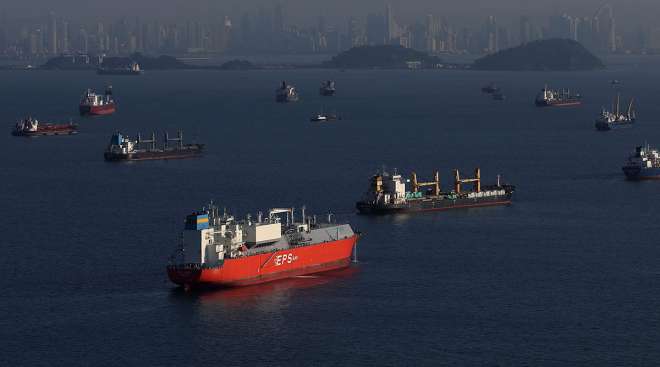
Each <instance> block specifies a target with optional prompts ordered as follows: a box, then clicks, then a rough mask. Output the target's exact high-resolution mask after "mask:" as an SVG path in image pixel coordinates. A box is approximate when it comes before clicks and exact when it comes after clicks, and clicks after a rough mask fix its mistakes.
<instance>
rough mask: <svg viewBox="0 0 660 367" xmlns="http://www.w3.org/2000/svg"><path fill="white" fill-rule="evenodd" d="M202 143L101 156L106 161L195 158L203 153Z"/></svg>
mask: <svg viewBox="0 0 660 367" xmlns="http://www.w3.org/2000/svg"><path fill="white" fill-rule="evenodd" d="M203 152H204V145H203V144H193V145H189V146H186V147H184V148H183V149H167V150H155V151H153V150H152V151H149V150H145V151H138V152H134V153H128V154H120V153H112V152H105V153H104V154H103V158H104V159H105V160H106V161H112V162H121V161H151V160H162V159H186V158H196V157H199V156H201V155H202V154H203Z"/></svg>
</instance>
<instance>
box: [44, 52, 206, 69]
mask: <svg viewBox="0 0 660 367" xmlns="http://www.w3.org/2000/svg"><path fill="white" fill-rule="evenodd" d="M132 63H137V64H139V65H140V67H141V68H142V69H146V70H180V69H191V68H193V67H192V66H190V65H188V64H186V63H183V62H181V61H179V60H177V59H176V58H175V57H172V56H165V55H163V56H158V57H155V56H146V55H142V54H140V53H134V54H132V55H130V56H127V57H104V56H102V55H86V54H76V55H61V56H57V57H53V58H51V59H49V60H48V61H47V62H46V63H45V64H44V65H42V66H41V69H46V70H96V69H98V68H120V67H126V66H127V65H131V64H132Z"/></svg>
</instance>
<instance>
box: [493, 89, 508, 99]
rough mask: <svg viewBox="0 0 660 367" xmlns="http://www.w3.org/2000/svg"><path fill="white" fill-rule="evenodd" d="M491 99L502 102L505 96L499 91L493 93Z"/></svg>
mask: <svg viewBox="0 0 660 367" xmlns="http://www.w3.org/2000/svg"><path fill="white" fill-rule="evenodd" d="M493 99H494V100H496V101H504V100H505V99H506V96H505V95H504V93H502V92H501V91H497V92H495V93H493Z"/></svg>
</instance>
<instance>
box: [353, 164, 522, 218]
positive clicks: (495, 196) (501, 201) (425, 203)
mask: <svg viewBox="0 0 660 367" xmlns="http://www.w3.org/2000/svg"><path fill="white" fill-rule="evenodd" d="M409 182H410V183H411V190H410V191H408V189H407V188H406V183H407V182H406V180H404V179H403V177H401V175H399V174H397V173H396V172H395V173H394V174H390V173H388V172H385V171H384V170H383V171H382V172H379V173H378V174H376V175H374V176H373V177H372V178H371V180H370V184H369V189H368V191H367V193H366V194H365V196H364V199H362V200H361V201H358V202H357V203H356V208H357V210H358V212H359V213H360V214H395V213H410V212H425V211H441V210H449V209H459V208H475V207H485V206H496V205H508V204H511V199H512V196H513V192H514V191H515V187H514V186H512V185H502V184H500V179H499V176H498V179H497V184H496V185H491V186H483V187H482V186H481V170H480V169H479V168H477V169H476V170H475V177H474V178H461V176H460V173H459V172H458V170H454V190H453V191H450V192H443V191H441V187H440V174H439V173H438V172H436V173H435V179H434V180H433V181H431V182H418V181H417V175H416V174H415V173H414V172H413V173H412V175H411V179H410V181H409ZM464 184H472V185H474V190H473V191H463V185H464ZM424 188H429V189H427V190H425V191H423V190H422V189H424Z"/></svg>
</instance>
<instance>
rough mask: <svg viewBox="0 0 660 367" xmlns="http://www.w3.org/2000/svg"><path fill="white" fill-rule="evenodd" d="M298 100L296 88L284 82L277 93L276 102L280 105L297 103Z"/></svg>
mask: <svg viewBox="0 0 660 367" xmlns="http://www.w3.org/2000/svg"><path fill="white" fill-rule="evenodd" d="M298 99H299V96H298V91H297V90H296V88H295V87H294V86H292V85H289V84H287V82H286V81H283V82H282V84H281V85H280V87H279V88H277V90H276V91H275V101H276V102H278V103H289V102H297V101H298Z"/></svg>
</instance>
